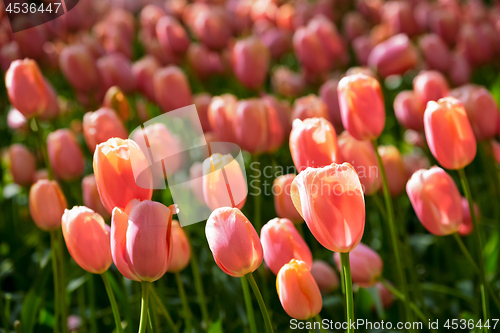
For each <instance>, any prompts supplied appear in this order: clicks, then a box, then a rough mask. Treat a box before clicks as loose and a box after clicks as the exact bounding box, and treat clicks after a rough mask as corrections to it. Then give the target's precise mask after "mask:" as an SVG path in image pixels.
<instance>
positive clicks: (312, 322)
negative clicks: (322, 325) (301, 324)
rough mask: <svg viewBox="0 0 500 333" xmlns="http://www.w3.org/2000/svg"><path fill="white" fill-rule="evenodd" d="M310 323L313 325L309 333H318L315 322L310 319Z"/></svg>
mask: <svg viewBox="0 0 500 333" xmlns="http://www.w3.org/2000/svg"><path fill="white" fill-rule="evenodd" d="M307 321H308V322H309V323H311V328H310V329H309V330H308V332H309V333H316V330H315V329H314V320H313V319H312V318H311V319H308V320H307Z"/></svg>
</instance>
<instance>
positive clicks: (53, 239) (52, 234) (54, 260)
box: [50, 230, 61, 333]
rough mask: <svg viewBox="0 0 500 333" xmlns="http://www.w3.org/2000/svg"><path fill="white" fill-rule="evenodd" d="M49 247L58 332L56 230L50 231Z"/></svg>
mask: <svg viewBox="0 0 500 333" xmlns="http://www.w3.org/2000/svg"><path fill="white" fill-rule="evenodd" d="M50 247H51V250H52V274H53V275H54V333H59V331H60V330H59V324H60V319H61V318H60V316H59V302H60V297H59V291H60V289H59V288H60V286H59V269H58V267H57V251H56V231H55V230H51V231H50Z"/></svg>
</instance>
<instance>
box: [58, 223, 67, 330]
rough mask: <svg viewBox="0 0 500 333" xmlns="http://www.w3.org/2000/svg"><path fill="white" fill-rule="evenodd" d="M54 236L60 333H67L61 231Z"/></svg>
mask: <svg viewBox="0 0 500 333" xmlns="http://www.w3.org/2000/svg"><path fill="white" fill-rule="evenodd" d="M56 236H57V247H58V251H57V254H58V258H57V260H58V262H59V265H58V266H59V271H60V276H59V284H60V288H61V291H60V295H59V296H60V297H61V303H60V305H61V321H62V332H63V333H67V332H68V325H67V321H68V314H67V311H66V270H65V269H64V248H63V244H65V243H64V241H63V236H62V231H61V230H56Z"/></svg>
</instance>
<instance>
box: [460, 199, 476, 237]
mask: <svg viewBox="0 0 500 333" xmlns="http://www.w3.org/2000/svg"><path fill="white" fill-rule="evenodd" d="M474 214H475V215H476V218H478V219H479V215H480V212H479V206H478V205H477V204H476V203H474ZM462 215H463V221H462V224H461V225H460V227H459V228H458V234H459V235H460V236H469V235H470V234H472V232H473V231H474V224H473V223H472V219H471V216H470V209H469V202H468V201H467V198H464V197H462Z"/></svg>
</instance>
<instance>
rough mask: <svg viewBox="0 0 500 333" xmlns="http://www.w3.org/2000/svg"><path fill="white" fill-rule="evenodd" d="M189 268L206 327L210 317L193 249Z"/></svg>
mask: <svg viewBox="0 0 500 333" xmlns="http://www.w3.org/2000/svg"><path fill="white" fill-rule="evenodd" d="M186 235H187V237H188V240H189V243H190V244H192V243H191V240H190V239H189V234H188V233H186ZM190 261H191V270H192V271H193V279H194V286H195V288H196V293H197V294H198V303H199V305H200V310H201V317H202V318H203V322H204V323H205V325H206V327H208V325H209V324H210V317H209V316H208V310H207V302H206V301H205V291H204V290H203V282H202V280H201V274H200V269H199V268H198V258H197V257H196V254H195V253H194V251H191V260H190Z"/></svg>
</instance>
